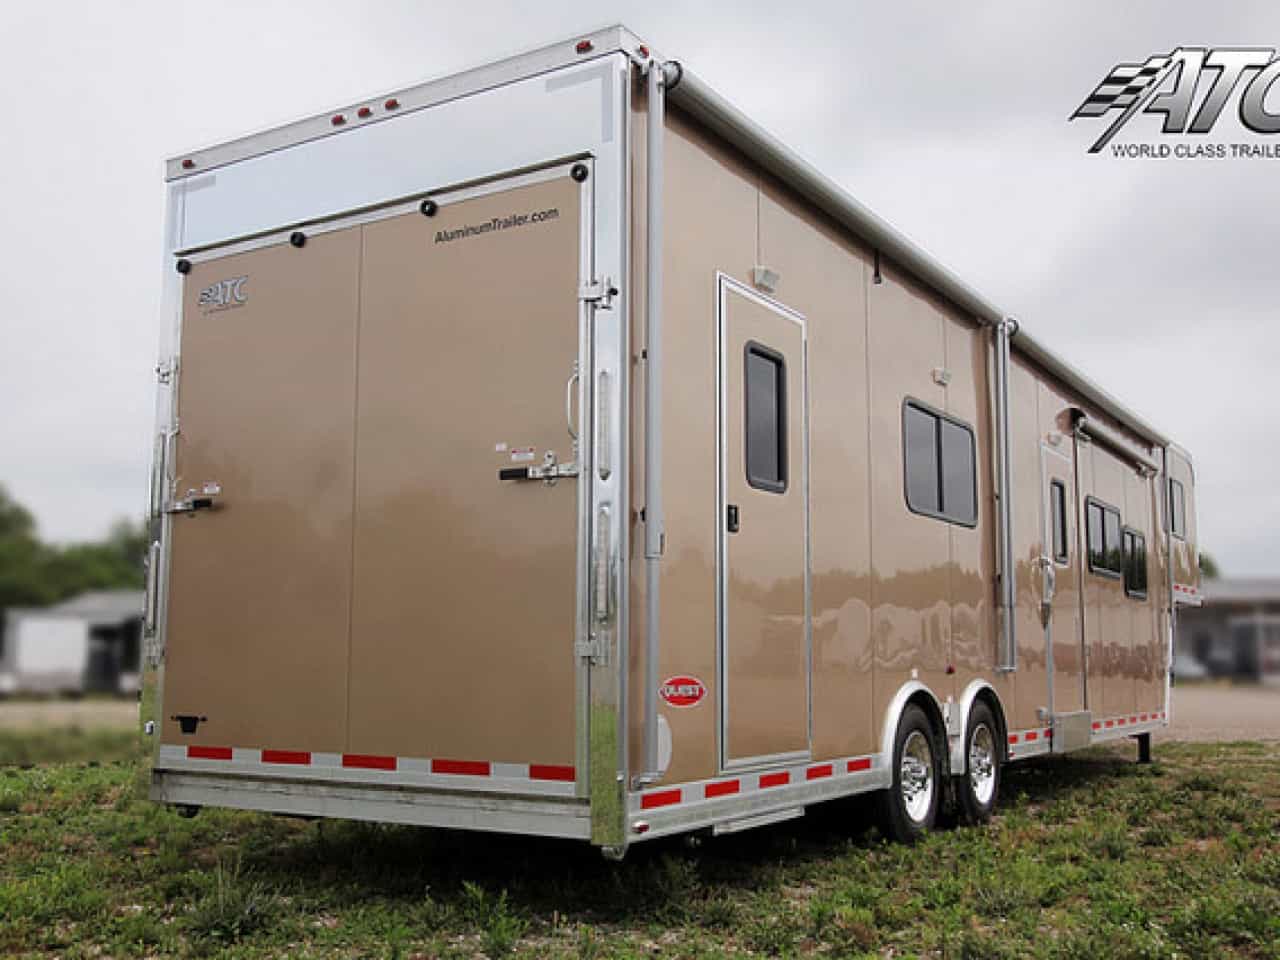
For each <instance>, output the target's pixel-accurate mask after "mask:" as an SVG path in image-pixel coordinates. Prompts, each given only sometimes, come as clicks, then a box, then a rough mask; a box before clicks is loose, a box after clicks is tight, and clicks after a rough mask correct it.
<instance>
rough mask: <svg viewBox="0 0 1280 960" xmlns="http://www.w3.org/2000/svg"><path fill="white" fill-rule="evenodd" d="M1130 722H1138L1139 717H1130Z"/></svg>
mask: <svg viewBox="0 0 1280 960" xmlns="http://www.w3.org/2000/svg"><path fill="white" fill-rule="evenodd" d="M1129 722H1130V723H1137V722H1138V718H1137V717H1130V718H1129Z"/></svg>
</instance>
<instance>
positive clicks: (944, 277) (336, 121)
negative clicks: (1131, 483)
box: [166, 25, 1170, 447]
mask: <svg viewBox="0 0 1280 960" xmlns="http://www.w3.org/2000/svg"><path fill="white" fill-rule="evenodd" d="M614 53H623V54H625V55H626V56H627V57H629V58H631V59H632V60H633V61H635V62H637V63H642V62H644V61H646V60H647V59H648V58H649V56H650V55H653V56H657V53H656V51H652V50H651V48H650V47H649V46H647V45H646V44H645V43H643V41H641V40H640V38H639V37H638V36H636V35H635V34H634V33H632V32H631V31H630V30H628V29H627V28H626V27H624V26H621V25H615V26H611V27H606V28H604V29H601V30H596V31H594V32H591V33H587V34H581V35H579V36H576V37H573V38H570V39H568V40H564V41H561V42H558V43H554V44H549V45H547V46H544V47H539V48H537V49H535V50H531V51H528V52H526V53H522V54H518V55H516V56H512V57H507V58H505V59H502V60H498V61H496V62H493V63H490V64H486V65H484V66H481V67H476V68H473V69H471V70H465V71H463V72H461V73H457V74H453V75H450V76H447V77H442V78H439V79H435V80H429V81H426V82H424V83H420V84H416V85H414V86H411V87H406V88H404V89H402V90H397V91H392V92H390V93H382V94H378V95H374V96H369V97H365V98H363V99H360V100H356V101H354V102H352V103H350V104H348V105H346V106H344V107H339V108H337V109H335V110H332V111H326V112H325V113H323V114H317V115H314V116H311V117H308V118H306V119H303V120H298V121H296V122H294V123H289V124H285V125H283V126H279V127H274V128H272V129H269V130H264V131H261V132H259V133H255V134H251V135H249V136H245V137H240V138H237V139H235V140H231V141H227V142H225V143H222V144H217V145H213V146H210V147H207V148H204V149H201V150H196V151H193V152H190V153H186V154H182V155H180V156H177V157H173V158H171V159H170V160H169V161H168V163H167V165H166V174H167V179H169V180H178V179H182V178H183V177H186V176H193V175H196V174H200V173H205V172H208V171H209V170H211V169H216V168H218V167H222V166H226V165H228V164H231V163H236V162H237V161H240V160H246V159H249V158H250V157H256V156H261V155H263V154H266V153H272V152H275V151H277V150H284V149H287V148H289V147H292V146H296V145H297V144H300V143H305V142H307V141H310V140H318V139H321V138H323V137H327V136H336V135H338V134H341V133H344V132H346V131H348V130H353V129H358V128H359V127H362V126H365V125H366V124H369V123H380V122H385V121H387V120H390V119H393V118H394V117H396V116H399V115H401V114H404V113H410V112H413V111H415V110H422V109H425V108H427V107H431V106H435V105H437V104H440V103H445V102H447V101H449V100H455V99H457V98H459V97H464V96H469V95H471V94H474V93H479V92H481V91H483V90H489V89H493V88H494V87H498V86H502V85H504V84H507V83H512V82H514V81H517V80H523V79H526V78H528V77H531V76H536V75H538V74H541V73H547V72H550V71H552V70H556V69H559V68H561V67H564V66H568V65H569V64H573V63H580V62H582V61H584V60H588V59H593V58H597V57H602V56H607V55H611V54H614ZM677 62H678V61H677ZM669 96H670V98H671V100H672V102H673V103H674V104H675V105H676V106H677V107H679V108H680V109H683V110H684V111H686V112H687V113H689V114H690V115H692V116H693V117H694V118H696V119H697V120H699V121H700V122H701V123H703V124H704V125H705V126H706V127H707V128H708V129H710V130H712V131H713V132H715V133H716V134H718V135H719V136H721V137H723V138H724V139H725V140H726V141H728V142H729V143H731V144H733V145H734V146H735V147H737V148H738V149H739V150H741V151H742V152H743V153H745V154H746V155H747V156H748V157H750V158H751V159H752V160H754V161H756V162H757V163H758V164H760V166H761V167H762V168H763V169H764V170H766V171H768V172H769V173H771V174H773V175H774V176H776V177H778V178H779V179H781V180H782V181H784V182H786V183H787V184H789V185H790V186H791V187H793V188H794V189H795V190H796V191H797V192H798V193H800V194H801V195H802V196H804V197H805V198H806V199H807V200H809V201H810V202H811V203H813V204H814V205H815V206H817V207H818V208H819V209H821V210H823V211H824V212H825V213H827V214H828V215H829V216H831V217H832V218H834V219H835V220H837V221H838V222H840V223H842V224H844V225H845V226H847V227H848V228H849V229H850V230H852V231H853V232H854V233H855V234H857V235H858V236H859V237H861V238H862V239H864V240H865V241H866V242H867V243H869V244H871V245H872V246H873V247H875V248H876V249H878V250H879V251H880V252H881V253H882V254H883V255H884V256H886V257H888V258H889V259H890V260H892V261H894V262H896V263H898V264H899V265H900V266H902V267H904V268H906V269H907V270H909V271H910V272H911V273H913V274H914V275H916V276H917V277H918V278H919V279H921V280H923V281H924V282H925V283H926V284H928V285H929V286H931V287H933V288H934V289H936V290H937V291H938V292H939V293H941V294H942V295H943V296H945V297H947V298H948V299H949V300H951V301H952V302H954V303H955V304H956V305H957V306H959V307H961V308H962V309H963V310H965V311H967V312H968V313H970V314H972V315H973V316H974V317H975V318H977V319H978V320H979V321H981V322H984V323H997V322H999V321H1001V320H1003V319H1006V318H1007V317H1009V314H1008V313H1007V312H1006V311H1004V310H1001V309H1000V307H999V306H997V305H996V304H995V303H994V302H993V301H991V300H989V299H987V298H986V297H985V296H984V295H983V294H981V293H979V292H978V291H977V290H975V289H974V288H973V287H971V286H970V285H969V284H967V283H966V282H965V281H963V280H962V279H960V277H958V276H957V275H956V274H954V273H953V272H952V271H950V270H949V269H947V268H946V267H945V266H943V265H942V264H941V263H940V262H939V261H937V260H936V259H934V258H933V257H932V256H930V255H929V254H928V253H927V252H925V251H924V250H923V249H922V248H921V247H920V246H919V245H918V244H915V243H913V242H912V241H911V240H909V239H908V238H907V237H906V236H905V235H903V234H902V233H900V232H899V231H898V230H896V229H895V228H894V227H892V226H890V225H889V224H888V223H887V222H886V221H885V220H883V219H881V218H880V217H879V216H877V215H876V214H875V213H874V212H872V211H871V210H870V209H869V208H867V207H866V206H864V205H863V204H861V203H859V202H858V201H857V200H855V199H854V198H853V196H852V195H850V194H849V193H848V191H846V190H844V189H843V188H842V187H840V186H839V185H838V184H837V183H835V181H833V180H831V179H830V178H829V177H827V176H826V175H824V174H822V173H821V172H819V171H818V170H817V169H816V168H815V167H814V166H812V165H811V164H810V163H809V162H808V161H806V160H804V159H803V158H802V157H800V156H799V155H798V154H796V153H795V152H794V151H793V150H791V149H790V148H789V147H787V146H786V145H785V144H783V143H782V142H781V141H780V140H778V139H777V138H776V137H774V136H773V135H772V134H770V133H769V132H768V131H766V130H765V129H763V128H762V127H760V126H759V125H758V124H757V123H755V121H753V120H751V118H750V117H748V116H747V115H746V114H745V113H743V112H742V111H741V110H739V109H738V108H737V107H735V106H733V105H732V104H731V103H730V102H729V101H728V100H726V99H724V98H723V97H722V96H720V94H718V93H716V92H715V91H714V90H713V89H712V88H711V87H709V86H708V85H707V84H705V83H704V82H703V81H702V80H700V79H699V78H698V77H697V76H696V75H695V74H693V73H692V72H691V71H690V70H689V69H688V68H687V67H685V66H684V65H683V64H681V75H680V79H679V81H678V82H677V83H676V84H675V85H674V86H673V87H672V88H671V91H670V94H669ZM1012 342H1013V348H1014V349H1015V350H1016V351H1018V352H1019V353H1021V354H1023V355H1024V356H1026V357H1027V358H1029V359H1030V360H1032V361H1033V362H1035V363H1037V364H1039V365H1040V366H1042V367H1043V368H1044V369H1045V370H1047V371H1048V372H1049V373H1051V374H1052V375H1054V376H1056V377H1058V378H1059V379H1061V380H1062V381H1063V382H1064V383H1066V384H1067V385H1068V386H1070V387H1071V388H1073V389H1074V390H1076V391H1078V392H1079V393H1080V394H1081V395H1082V396H1083V397H1084V398H1085V399H1086V400H1088V401H1090V402H1092V403H1093V404H1095V405H1096V406H1097V407H1098V408H1099V409H1100V410H1101V411H1102V412H1104V413H1106V414H1108V415H1109V416H1111V417H1112V418H1114V419H1115V420H1116V421H1117V422H1119V423H1120V424H1121V425H1122V426H1124V427H1125V428H1127V429H1129V430H1131V431H1132V432H1134V433H1135V434H1137V435H1138V436H1140V437H1142V438H1144V439H1145V440H1147V441H1149V442H1151V443H1153V444H1156V445H1158V446H1162V447H1163V446H1168V445H1169V443H1170V440H1169V438H1168V437H1167V436H1166V435H1165V434H1164V433H1162V432H1161V431H1159V430H1157V429H1156V428H1155V427H1154V426H1152V425H1151V424H1150V423H1148V422H1147V421H1146V420H1145V419H1143V418H1142V417H1141V416H1139V415H1138V414H1137V413H1135V412H1134V411H1133V410H1131V409H1129V408H1128V407H1127V406H1125V405H1124V404H1123V403H1121V402H1120V401H1119V400H1118V399H1116V398H1115V397H1114V396H1113V395H1112V394H1111V393H1109V392H1108V391H1106V390H1104V389H1103V388H1102V387H1100V386H1099V385H1098V384H1097V383H1095V382H1094V381H1093V380H1091V379H1089V378H1088V377H1086V376H1085V375H1084V374H1083V373H1081V372H1080V371H1078V370H1077V369H1075V368H1074V367H1072V366H1071V365H1070V364H1068V363H1067V362H1066V361H1064V360H1062V359H1061V358H1059V357H1057V356H1055V355H1054V354H1053V353H1051V352H1050V351H1049V349H1048V348H1047V347H1045V346H1044V345H1043V344H1042V343H1041V342H1040V341H1038V340H1036V339H1035V338H1034V337H1033V336H1032V335H1031V334H1030V333H1028V332H1027V330H1026V328H1025V326H1023V325H1022V324H1021V322H1019V326H1018V331H1017V333H1016V334H1015V336H1014V337H1013V341H1012Z"/></svg>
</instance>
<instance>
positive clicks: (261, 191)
mask: <svg viewBox="0 0 1280 960" xmlns="http://www.w3.org/2000/svg"><path fill="white" fill-rule="evenodd" d="M165 256H166V264H165V270H166V272H165V276H166V278H167V279H166V284H165V318H166V320H165V324H166V328H167V329H169V330H170V331H171V334H170V336H168V337H167V339H166V344H165V346H164V348H163V351H162V361H161V365H160V394H159V396H160V399H159V410H160V417H159V419H160V428H159V430H158V436H157V440H156V458H155V470H154V480H153V495H152V515H153V518H154V524H153V529H154V531H155V538H154V543H153V546H152V550H151V564H150V575H149V583H148V606H147V617H148V619H147V631H148V636H149V644H148V665H149V670H148V676H147V690H146V696H145V698H144V703H145V704H146V709H147V711H148V713H149V718H148V719H149V721H150V722H149V723H148V730H149V731H150V732H151V734H152V736H153V737H154V739H155V743H156V750H155V766H154V772H153V789H152V794H153V796H154V797H155V798H156V799H157V800H159V801H161V802H165V803H170V804H175V805H179V806H182V807H184V808H198V807H200V806H205V805H212V806H227V807H239V808H247V809H255V810H266V811H274V812H279V813H287V814H297V815H307V816H332V817H349V818H357V819H365V820H381V821H390V822H400V823H415V824H424V825H434V826H444V827H461V828H472V829H481V830H496V831H509V832H520V833H532V834H541V835H548V836H558V837H569V838H578V839H583V840H590V841H591V842H593V843H595V844H598V845H600V846H602V847H604V848H605V849H606V850H607V851H609V852H611V853H613V854H620V853H621V852H622V851H624V850H625V849H626V847H627V846H628V845H629V844H630V843H632V842H635V841H638V840H642V839H646V838H651V837H656V836H661V835H663V834H669V833H674V832H679V831H686V830H695V829H708V828H709V829H712V830H715V831H717V832H726V831H733V830H740V829H745V828H748V827H752V826H757V825H760V824H763V823H768V822H773V821H776V820H779V819H784V818H786V817H790V816H796V815H799V814H800V813H802V812H803V811H804V810H805V808H806V807H808V806H809V805H811V804H813V803H816V802H819V801H821V800H825V799H829V798H833V797H838V796H843V795H849V794H854V793H860V792H864V791H880V792H881V796H882V799H883V803H884V807H885V813H886V815H887V818H888V822H889V824H890V827H891V829H892V831H893V832H894V833H895V834H897V835H900V836H903V837H911V836H914V835H916V834H918V833H919V832H921V831H923V830H925V829H928V828H929V827H930V826H931V825H932V824H933V822H934V819H935V817H936V815H937V812H938V809H939V806H940V804H941V803H942V802H943V801H944V800H945V799H946V798H947V797H953V798H954V801H955V802H956V803H957V804H958V805H959V806H960V808H961V810H962V812H964V813H965V814H966V815H967V816H968V817H970V818H972V819H981V818H983V817H984V816H985V815H986V814H988V813H989V812H990V810H991V808H992V806H993V805H994V803H995V799H996V793H997V790H998V786H999V771H1000V768H1001V766H1002V765H1003V764H1005V763H1008V762H1013V761H1017V760H1022V759H1025V758H1028V757H1032V756H1036V755H1039V754H1044V753H1049V752H1065V751H1069V750H1073V749H1077V748H1080V747H1084V746H1088V745H1089V744H1092V743H1097V742H1099V741H1103V740H1107V739H1111V738H1115V737H1123V736H1137V737H1139V738H1140V742H1141V743H1142V747H1143V752H1144V753H1145V752H1146V750H1147V749H1148V747H1149V735H1150V732H1151V731H1152V730H1154V729H1156V728H1158V727H1160V726H1162V725H1164V724H1166V723H1167V722H1168V719H1169V710H1170V703H1169V688H1168V676H1169V665H1170V650H1171V637H1172V629H1173V619H1174V617H1175V615H1176V609H1177V605H1178V604H1179V603H1190V602H1196V600H1197V596H1198V595H1197V589H1198V572H1197V571H1198V565H1197V560H1196V547H1195V511H1194V475H1193V472H1192V468H1191V462H1190V459H1189V457H1188V456H1187V454H1186V453H1185V452H1184V451H1182V450H1181V449H1179V448H1178V447H1176V446H1174V445H1173V444H1172V443H1171V442H1170V441H1169V440H1168V439H1167V438H1166V437H1165V436H1164V435H1162V434H1161V433H1159V432H1158V431H1156V430H1155V429H1153V428H1152V427H1150V426H1149V425H1148V424H1147V423H1146V422H1145V421H1143V420H1142V419H1140V418H1139V417H1137V416H1136V415H1134V414H1133V413H1131V412H1130V411H1129V410H1128V409H1127V408H1126V407H1125V406H1123V405H1122V404H1121V403H1119V402H1118V401H1117V400H1115V399H1114V398H1112V397H1111V396H1110V395H1109V394H1107V393H1106V392H1104V391H1103V390H1101V389H1100V388H1098V387H1097V386H1095V385H1094V384H1093V383H1092V382H1090V381H1089V380H1087V379H1085V378H1084V377H1083V376H1081V375H1080V374H1078V373H1077V372H1075V371H1074V370H1073V369H1071V368H1070V367H1068V366H1067V365H1066V364H1064V363H1063V362H1062V361H1060V360H1058V359H1056V358H1055V357H1054V356H1053V355H1052V354H1050V353H1049V352H1048V351H1046V350H1045V349H1044V348H1043V347H1042V346H1040V345H1039V344H1038V343H1037V342H1036V341H1034V340H1033V339H1032V338H1031V337H1030V336H1029V335H1028V334H1027V333H1026V332H1025V330H1024V329H1022V328H1021V327H1020V325H1019V324H1018V323H1017V322H1015V321H1014V320H1013V319H1011V318H1009V317H1007V316H1006V315H1005V314H1003V313H1002V312H1001V311H1000V310H999V309H997V308H996V307H995V306H994V305H992V304H991V303H990V302H989V301H987V300H985V299H984V298H982V297H981V296H980V295H978V294H977V293H975V292H974V291H972V290H971V289H970V288H969V287H967V286H966V285H965V284H964V283H963V282H961V281H960V280H959V279H957V278H956V277H954V276H953V275H952V274H950V273H948V272H947V271H946V270H944V269H943V268H942V267H940V266H938V265H937V264H936V263H935V262H934V261H932V260H931V259H930V258H929V257H928V256H926V255H925V254H924V253H922V252H921V251H920V250H918V249H917V248H916V247H914V246H912V245H911V244H910V243H909V242H908V241H906V240H905V239H904V238H903V237H902V236H901V235H899V234H898V233H896V232H895V231H894V230H892V229H891V228H890V227H889V226H887V225H886V224H885V223H883V222H882V221H880V220H879V219H877V218H876V217H875V216H874V215H873V214H872V213H870V212H869V211H868V210H866V209H865V208H864V207H862V206H861V205H859V204H858V203H857V202H856V201H855V200H853V199H852V198H851V197H849V196H848V195H847V194H845V193H844V192H843V191H842V190H841V189H840V188H838V187H837V186H835V185H834V184H833V183H831V182H830V181H829V180H826V179H825V178H823V177H822V176H821V175H820V174H818V173H817V172H816V171H814V170H813V169H812V168H811V167H809V166H808V165H806V164H805V163H804V162H803V161H802V160H800V159H798V158H797V157H796V156H795V155H794V154H792V153H791V152H790V151H789V150H787V149H786V148H785V147H784V146H782V145H781V144H780V143H778V142H777V141H776V140H774V139H773V138H771V137H770V136H769V135H768V134H767V133H765V132H763V131H762V130H760V129H759V128H758V127H756V126H755V125H754V124H753V123H752V122H751V121H750V120H749V119H747V118H746V117H744V116H743V115H742V114H740V113H739V112H738V111H736V110H735V109H734V108H733V107H731V106H730V105H729V104H728V103H727V102H725V101H724V100H722V99H721V98H720V97H719V96H717V95H716V94H715V93H714V92H713V91H711V90H710V89H708V88H707V87H705V86H704V85H703V84H702V83H701V82H700V81H699V80H698V79H697V77H696V76H694V75H693V74H692V73H690V72H689V71H688V70H687V69H686V68H684V67H683V66H682V65H681V64H679V63H677V62H676V61H672V60H663V59H661V58H660V57H658V56H657V55H656V53H655V52H654V51H652V50H651V49H649V48H648V47H647V46H645V45H644V44H643V43H642V42H641V41H640V40H639V39H638V38H636V37H635V36H633V35H632V34H631V33H629V32H628V31H627V30H625V29H623V28H620V27H618V28H611V29H608V30H603V31H599V32H597V33H593V34H590V35H587V36H584V37H577V38H573V39H571V40H569V41H567V42H565V43H560V44H554V45H552V46H549V47H546V48H543V49H540V50H536V51H534V52H531V53H528V54H525V55H522V56H517V57H514V58H511V59H508V60H503V61H501V62H498V63H495V64H492V65H489V66H485V67H481V68H478V69H476V70H472V71H469V72H466V73H463V74H459V75H457V76H453V77H448V78H445V79H442V80H436V81H432V82H429V83H425V84H422V85H420V86H417V87H413V88H410V89H407V90H402V91H398V92H395V93H392V94H388V95H380V96H377V97H371V98H368V99H366V100H361V101H359V102H354V103H351V104H348V105H345V106H343V107H341V108H339V109H337V110H335V111H333V112H332V113H327V114H324V115H322V116H317V117H312V118H310V119H307V120H303V121H300V122H298V123H295V124H291V125H289V126H286V127H282V128H279V129H276V130H270V131H267V132H264V133H261V134H257V135H254V136H250V137H246V138H244V139H241V140H237V141H233V142H231V143H227V144H222V145H219V146H214V147H210V148H208V149H206V150H200V151H196V152H194V153H191V154H188V155H185V156H182V157H178V158H175V159H174V160H172V161H170V163H169V165H168V219H167V234H166V250H165Z"/></svg>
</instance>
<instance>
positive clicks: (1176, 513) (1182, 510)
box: [1169, 478, 1187, 539]
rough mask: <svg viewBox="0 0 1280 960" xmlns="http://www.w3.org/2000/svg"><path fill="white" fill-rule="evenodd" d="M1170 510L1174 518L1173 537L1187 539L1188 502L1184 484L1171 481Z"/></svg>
mask: <svg viewBox="0 0 1280 960" xmlns="http://www.w3.org/2000/svg"><path fill="white" fill-rule="evenodd" d="M1169 510H1170V511H1171V513H1172V516H1173V535H1174V536H1175V537H1182V538H1183V539H1186V536H1187V501H1186V493H1185V492H1184V491H1183V489H1182V484H1181V483H1179V482H1178V481H1177V480H1174V479H1172V478H1170V479H1169Z"/></svg>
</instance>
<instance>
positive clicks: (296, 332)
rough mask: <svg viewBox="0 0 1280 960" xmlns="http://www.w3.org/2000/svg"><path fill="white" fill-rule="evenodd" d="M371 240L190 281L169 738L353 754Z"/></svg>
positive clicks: (202, 273) (175, 502)
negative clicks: (356, 489)
mask: <svg viewBox="0 0 1280 960" xmlns="http://www.w3.org/2000/svg"><path fill="white" fill-rule="evenodd" d="M360 241H361V231H360V229H359V228H350V229H346V230H340V231H337V232H334V233H329V234H326V235H323V236H316V237H312V238H311V239H310V240H309V241H308V243H307V244H306V246H305V247H302V248H294V247H293V246H291V245H290V244H289V243H288V241H287V240H283V241H282V242H278V243H274V244H271V245H269V246H266V247H263V248H260V249H256V250H252V251H248V252H244V253H238V254H232V255H230V256H221V257H214V258H211V259H208V260H204V261H199V262H197V263H195V264H194V266H193V267H192V269H191V272H190V273H189V274H188V275H187V276H186V278H185V281H184V288H183V317H182V353H181V368H180V381H179V399H178V428H179V433H178V436H177V441H176V465H175V480H174V485H173V486H174V489H173V496H172V498H171V504H170V509H173V508H174V507H181V506H188V507H199V508H200V509H193V510H192V511H191V512H189V513H186V514H178V515H175V516H174V518H173V522H172V524H171V527H170V543H171V545H170V578H169V591H168V592H169V599H168V622H167V626H166V639H165V675H164V708H165V709H164V717H163V718H162V723H163V727H162V742H163V743H167V744H183V745H187V746H202V747H206V748H217V749H220V750H226V749H229V748H232V747H243V748H247V747H258V748H262V747H268V748H287V749H289V750H295V751H309V750H325V751H335V752H336V751H341V750H342V744H343V740H344V739H345V736H346V696H347V656H348V649H347V633H348V624H349V621H350V617H351V497H352V492H353V487H352V477H353V471H352V459H351V455H352V439H353V425H354V414H355V346H356V310H357V304H358V297H359V268H360ZM206 504H207V506H205V505H206ZM179 718H186V720H185V721H184V720H182V719H179ZM184 722H185V725H186V727H187V729H186V730H184V729H183V726H184ZM192 728H194V729H192Z"/></svg>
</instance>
